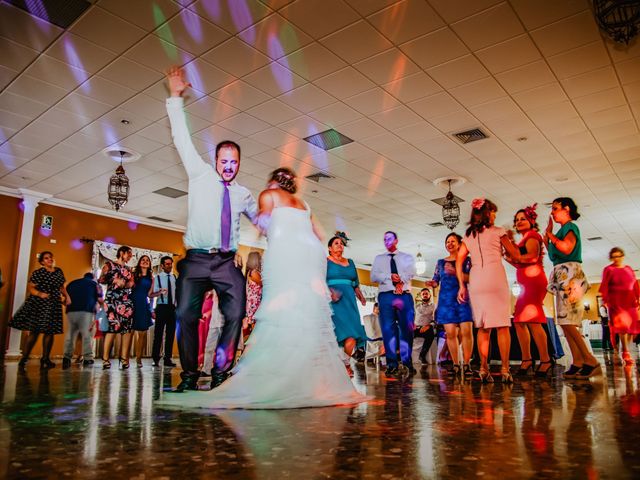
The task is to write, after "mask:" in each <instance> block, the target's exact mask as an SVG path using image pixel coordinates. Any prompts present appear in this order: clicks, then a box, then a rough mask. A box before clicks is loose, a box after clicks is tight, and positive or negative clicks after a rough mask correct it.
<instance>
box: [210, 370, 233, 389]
mask: <svg viewBox="0 0 640 480" xmlns="http://www.w3.org/2000/svg"><path fill="white" fill-rule="evenodd" d="M230 376H231V373H229V372H213V371H212V372H211V390H213V389H214V388H216V387H219V386H220V385H221V384H222V382H224V381H225V380H226V379H227V378H229V377H230Z"/></svg>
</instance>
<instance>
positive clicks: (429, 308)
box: [413, 288, 436, 365]
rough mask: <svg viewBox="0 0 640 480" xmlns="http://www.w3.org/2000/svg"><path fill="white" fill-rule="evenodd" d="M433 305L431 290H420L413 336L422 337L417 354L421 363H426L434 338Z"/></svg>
mask: <svg viewBox="0 0 640 480" xmlns="http://www.w3.org/2000/svg"><path fill="white" fill-rule="evenodd" d="M434 314H435V305H434V304H433V302H432V301H431V290H429V289H428V288H423V289H422V290H420V298H419V299H418V303H417V304H416V321H415V326H414V330H413V338H418V337H420V338H424V343H423V344H422V348H421V349H420V353H419V354H418V358H419V359H420V361H421V362H422V364H423V365H426V364H427V353H428V352H429V349H430V348H431V345H432V344H433V339H434V338H435V327H436V323H435V320H434Z"/></svg>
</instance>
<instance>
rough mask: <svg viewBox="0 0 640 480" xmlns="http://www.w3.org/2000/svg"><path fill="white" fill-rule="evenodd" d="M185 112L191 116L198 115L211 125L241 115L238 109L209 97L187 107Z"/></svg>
mask: <svg viewBox="0 0 640 480" xmlns="http://www.w3.org/2000/svg"><path fill="white" fill-rule="evenodd" d="M185 110H186V111H187V112H189V113H190V114H192V115H196V116H198V117H200V118H202V119H204V120H208V121H210V122H211V123H217V122H220V121H222V120H224V119H226V118H229V117H231V116H233V115H236V114H238V113H240V111H239V110H238V109H237V108H234V107H232V106H231V105H227V104H226V103H224V102H221V101H219V100H216V99H214V98H211V97H209V96H205V97H202V98H200V99H198V100H196V101H195V102H193V103H192V104H190V105H189V106H187V107H186V108H185Z"/></svg>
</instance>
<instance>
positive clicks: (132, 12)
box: [100, 0, 180, 31]
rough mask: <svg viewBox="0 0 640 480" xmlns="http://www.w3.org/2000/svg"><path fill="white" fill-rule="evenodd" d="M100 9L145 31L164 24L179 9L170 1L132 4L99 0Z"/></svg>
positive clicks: (118, 0)
mask: <svg viewBox="0 0 640 480" xmlns="http://www.w3.org/2000/svg"><path fill="white" fill-rule="evenodd" d="M100 7H102V8H104V9H105V10H108V11H109V12H111V13H113V14H114V15H117V16H118V17H120V18H122V19H124V20H126V21H128V22H130V23H132V24H134V25H138V26H139V27H142V28H144V29H145V30H147V31H151V30H153V29H154V28H156V27H157V26H158V25H160V24H162V23H164V22H165V21H166V19H167V18H170V17H172V16H174V15H175V14H176V13H178V10H179V9H180V7H179V6H178V5H176V4H175V3H173V2H172V1H171V0H154V1H153V2H133V3H132V2H129V1H128V0H100Z"/></svg>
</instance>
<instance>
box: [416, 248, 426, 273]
mask: <svg viewBox="0 0 640 480" xmlns="http://www.w3.org/2000/svg"><path fill="white" fill-rule="evenodd" d="M426 271H427V261H426V260H425V259H424V257H423V256H422V252H420V245H418V254H417V255H416V273H417V274H418V275H422V274H423V273H424V272H426Z"/></svg>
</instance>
